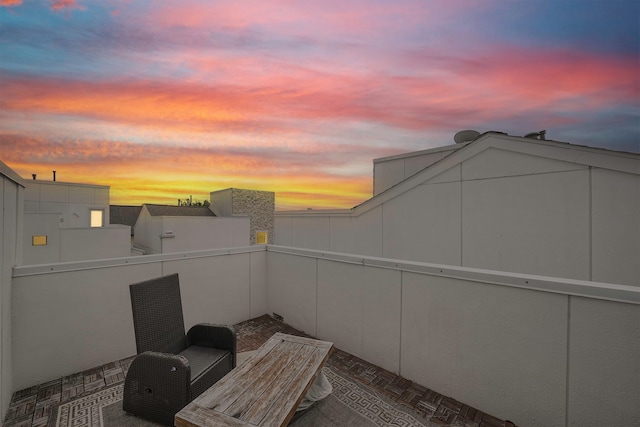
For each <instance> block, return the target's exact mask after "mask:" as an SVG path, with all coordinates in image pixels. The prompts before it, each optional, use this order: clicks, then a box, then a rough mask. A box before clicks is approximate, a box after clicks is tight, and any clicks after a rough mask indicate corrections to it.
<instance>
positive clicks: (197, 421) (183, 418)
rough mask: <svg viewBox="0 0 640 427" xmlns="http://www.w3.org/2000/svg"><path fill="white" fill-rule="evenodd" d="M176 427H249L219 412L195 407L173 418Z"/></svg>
mask: <svg viewBox="0 0 640 427" xmlns="http://www.w3.org/2000/svg"><path fill="white" fill-rule="evenodd" d="M175 426H176V427H220V426H228V427H249V426H251V424H247V423H246V422H244V421H241V420H237V419H235V418H233V417H230V416H228V415H227V414H223V413H220V412H216V411H212V410H210V409H207V408H201V407H196V408H194V409H193V410H191V411H185V412H183V411H180V412H178V414H176V416H175Z"/></svg>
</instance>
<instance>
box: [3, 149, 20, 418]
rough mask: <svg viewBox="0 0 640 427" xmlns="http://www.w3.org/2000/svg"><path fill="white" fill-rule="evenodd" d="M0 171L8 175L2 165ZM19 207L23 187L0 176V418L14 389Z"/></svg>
mask: <svg viewBox="0 0 640 427" xmlns="http://www.w3.org/2000/svg"><path fill="white" fill-rule="evenodd" d="M0 167H1V168H2V169H3V170H4V169H7V171H9V169H8V168H7V167H6V166H5V165H4V163H2V162H0ZM11 172H12V171H11ZM23 203H24V187H22V186H21V185H20V184H18V183H17V182H16V181H14V180H12V179H9V178H7V177H6V176H4V174H2V173H0V417H4V414H5V412H6V410H7V408H8V407H9V403H10V401H11V396H12V394H13V391H14V389H15V387H14V385H15V382H14V381H13V360H14V359H13V356H12V350H13V342H12V337H13V334H14V332H13V328H12V326H13V323H12V322H13V314H14V311H13V310H12V308H13V307H12V304H11V299H12V286H11V283H12V282H11V275H12V268H13V266H14V265H15V264H17V263H19V262H21V248H22V214H23V208H22V207H23Z"/></svg>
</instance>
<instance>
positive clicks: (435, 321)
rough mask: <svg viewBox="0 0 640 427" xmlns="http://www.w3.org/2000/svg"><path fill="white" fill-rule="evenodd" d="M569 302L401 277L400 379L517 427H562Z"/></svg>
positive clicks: (531, 293)
mask: <svg viewBox="0 0 640 427" xmlns="http://www.w3.org/2000/svg"><path fill="white" fill-rule="evenodd" d="M567 298H568V297H567V296H565V295H554V294H547V293H540V292H535V291H528V290H523V289H514V288H504V287H499V286H493V285H489V284H482V283H474V282H465V281H461V280H456V279H450V278H444V277H443V278H438V277H434V276H424V275H417V274H412V273H404V274H403V279H402V349H401V352H400V354H401V357H402V371H401V375H402V376H404V377H405V378H408V379H411V380H414V381H416V382H418V383H419V384H424V385H426V386H428V387H430V388H433V389H434V390H437V391H438V392H440V393H443V394H445V395H448V396H453V397H454V398H455V399H457V400H459V401H461V402H464V403H466V404H468V405H471V406H473V407H475V408H482V410H483V411H485V412H487V413H490V414H499V416H500V417H501V418H504V419H510V420H513V421H514V422H516V423H517V424H518V425H526V426H560V425H564V422H565V400H566V378H567V373H566V369H567V368H566V359H567V348H566V337H567Z"/></svg>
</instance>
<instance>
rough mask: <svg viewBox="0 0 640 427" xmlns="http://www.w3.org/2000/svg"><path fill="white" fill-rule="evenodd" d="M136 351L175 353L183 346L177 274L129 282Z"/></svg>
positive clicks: (183, 336)
mask: <svg viewBox="0 0 640 427" xmlns="http://www.w3.org/2000/svg"><path fill="white" fill-rule="evenodd" d="M129 291H130V292H131V308H132V311H133V326H134V330H135V335H136V348H137V351H138V354H140V353H142V352H144V351H159V352H163V353H172V354H178V353H179V352H181V351H182V350H184V349H185V348H186V346H187V343H186V337H185V329H184V317H183V315H182V299H181V298H180V281H179V279H178V274H177V273H176V274H171V275H168V276H163V277H158V278H155V279H151V280H145V281H144V282H139V283H134V284H132V285H129Z"/></svg>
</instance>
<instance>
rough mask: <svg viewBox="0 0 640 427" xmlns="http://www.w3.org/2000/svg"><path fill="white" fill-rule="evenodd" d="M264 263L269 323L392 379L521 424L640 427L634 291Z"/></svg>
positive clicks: (273, 250)
mask: <svg viewBox="0 0 640 427" xmlns="http://www.w3.org/2000/svg"><path fill="white" fill-rule="evenodd" d="M267 255H268V257H267V274H268V287H267V292H268V306H269V312H272V311H273V312H276V313H278V314H280V315H282V316H283V317H284V321H285V322H287V323H288V324H291V325H292V326H294V327H296V328H299V329H302V330H304V331H305V332H307V333H310V334H313V335H315V336H317V337H318V338H320V339H325V340H329V341H333V342H334V343H335V344H336V346H337V347H338V348H341V349H344V350H346V351H348V352H350V353H352V354H354V355H356V356H358V357H361V358H363V359H365V360H368V361H370V362H372V363H375V364H377V365H379V366H381V367H383V368H385V369H388V370H389V371H392V372H397V373H400V374H401V375H402V376H404V377H405V378H408V379H410V380H413V381H416V382H417V383H419V384H421V385H424V386H426V387H428V388H432V389H433V390H436V391H438V392H440V393H443V394H445V395H448V396H451V397H453V398H454V399H456V400H458V401H460V402H463V403H465V404H467V405H471V406H473V407H475V408H478V409H480V410H482V411H485V412H487V413H490V414H493V415H496V416H499V417H501V418H504V419H510V420H512V421H514V422H515V423H516V424H517V425H523V426H524V425H526V426H534V427H535V426H574V425H575V426H593V427H596V426H602V425H616V426H628V427H631V426H635V425H637V424H638V422H640V407H638V405H637V402H638V401H639V399H640V366H639V365H638V361H639V360H640V293H639V292H640V291H639V290H638V289H637V288H635V287H631V286H621V285H618V286H617V285H610V284H604V283H594V282H586V281H576V280H563V279H556V278H545V277H541V276H528V275H511V274H509V273H502V272H493V271H489V270H476V269H469V268H461V267H455V266H445V265H436V264H422V263H409V262H406V261H400V260H389V259H377V258H358V257H355V256H349V255H345V254H336V253H332V252H316V251H307V250H303V249H296V248H284V247H269V248H268V254H267ZM620 292H623V293H624V294H625V295H626V296H625V297H621V295H622V294H620ZM603 298H604V299H603ZM607 298H612V299H613V300H608V299H607ZM618 299H624V301H625V302H621V301H618Z"/></svg>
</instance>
